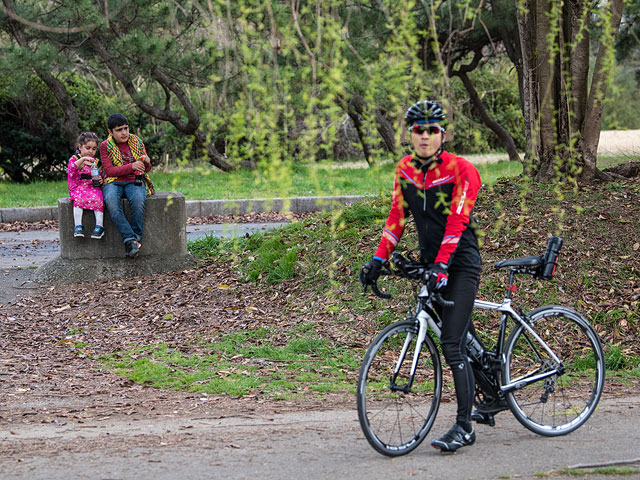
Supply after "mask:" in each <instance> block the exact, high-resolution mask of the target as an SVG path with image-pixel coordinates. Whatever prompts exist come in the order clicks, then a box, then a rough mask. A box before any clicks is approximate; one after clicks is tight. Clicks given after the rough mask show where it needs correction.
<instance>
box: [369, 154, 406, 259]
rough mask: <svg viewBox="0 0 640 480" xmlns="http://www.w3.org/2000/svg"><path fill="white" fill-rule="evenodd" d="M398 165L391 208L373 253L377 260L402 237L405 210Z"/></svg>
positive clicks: (384, 256) (391, 250)
mask: <svg viewBox="0 0 640 480" xmlns="http://www.w3.org/2000/svg"><path fill="white" fill-rule="evenodd" d="M399 174H400V165H398V167H397V168H396V175H395V179H394V181H393V197H392V199H391V210H390V211H389V217H388V218H387V222H386V223H385V226H384V230H383V231H382V239H381V240H380V243H379V244H378V249H377V250H376V253H375V255H374V258H378V259H379V260H387V259H388V258H389V257H390V256H391V253H392V252H393V251H394V250H395V248H396V245H398V242H399V241H400V238H401V237H402V232H403V231H404V224H405V222H406V218H407V211H406V206H405V201H404V196H403V195H402V187H401V185H400V179H399Z"/></svg>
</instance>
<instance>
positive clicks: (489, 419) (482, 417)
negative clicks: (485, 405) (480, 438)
mask: <svg viewBox="0 0 640 480" xmlns="http://www.w3.org/2000/svg"><path fill="white" fill-rule="evenodd" d="M471 420H473V421H474V422H476V423H478V424H480V425H489V426H490V427H495V426H496V421H495V419H494V417H493V415H492V414H490V413H485V412H477V411H476V412H473V413H472V414H471Z"/></svg>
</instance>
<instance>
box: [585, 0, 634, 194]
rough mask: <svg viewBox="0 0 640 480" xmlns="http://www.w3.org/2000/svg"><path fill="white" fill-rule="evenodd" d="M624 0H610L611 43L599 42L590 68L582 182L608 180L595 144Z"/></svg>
mask: <svg viewBox="0 0 640 480" xmlns="http://www.w3.org/2000/svg"><path fill="white" fill-rule="evenodd" d="M623 6H624V0H611V2H610V14H611V16H610V18H609V29H610V31H611V32H612V36H613V38H612V39H610V41H611V44H610V45H607V44H606V43H605V44H602V45H600V49H599V50H598V56H597V57H596V65H595V67H594V70H593V78H592V80H591V91H590V92H589V101H588V103H587V105H586V113H585V118H584V123H583V125H582V128H581V131H582V140H581V142H580V143H581V150H582V153H583V165H582V171H581V173H580V176H579V181H580V182H581V183H591V182H593V181H594V180H601V179H607V177H608V176H607V174H605V173H602V172H601V171H600V170H599V169H598V168H597V165H596V161H597V153H598V143H599V141H600V130H601V128H602V110H603V108H604V99H605V96H606V93H607V77H608V76H609V74H610V70H611V65H609V64H608V62H609V61H610V56H611V55H612V51H611V50H609V49H611V48H613V46H614V43H615V38H616V37H617V34H618V31H619V29H620V21H621V19H622V8H623Z"/></svg>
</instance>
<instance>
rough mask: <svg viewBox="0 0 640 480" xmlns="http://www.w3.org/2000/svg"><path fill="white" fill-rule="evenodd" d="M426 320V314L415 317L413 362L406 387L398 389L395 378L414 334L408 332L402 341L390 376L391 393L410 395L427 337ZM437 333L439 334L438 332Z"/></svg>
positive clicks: (422, 312) (421, 313)
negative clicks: (416, 334) (415, 338)
mask: <svg viewBox="0 0 640 480" xmlns="http://www.w3.org/2000/svg"><path fill="white" fill-rule="evenodd" d="M427 318H429V317H428V315H427V314H426V312H424V310H423V311H421V312H420V313H419V314H418V316H417V317H416V319H417V321H418V324H419V327H418V338H417V340H416V346H415V348H414V352H413V361H412V362H411V371H410V374H409V381H408V382H407V385H406V386H404V387H399V386H398V385H396V378H397V377H398V373H400V369H401V368H402V364H403V363H404V361H405V358H406V357H407V352H408V351H409V347H410V346H411V341H412V340H413V337H414V334H413V333H411V332H409V334H408V335H407V338H406V339H405V341H404V345H403V346H402V352H400V357H399V358H398V362H397V364H396V368H395V369H394V371H393V375H392V376H391V385H390V388H391V390H393V391H400V392H403V393H411V386H412V385H413V379H414V378H415V374H416V370H417V368H418V361H419V360H420V352H421V351H422V343H423V342H424V339H425V338H426V336H427V329H428V324H427ZM438 333H439V332H438Z"/></svg>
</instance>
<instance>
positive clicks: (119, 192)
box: [102, 182, 147, 243]
mask: <svg viewBox="0 0 640 480" xmlns="http://www.w3.org/2000/svg"><path fill="white" fill-rule="evenodd" d="M123 196H124V197H126V198H127V200H129V209H130V210H131V220H130V221H129V220H127V217H126V216H125V214H124V211H123V210H122V197H123ZM102 197H103V198H104V205H105V206H106V207H107V210H108V211H109V216H110V217H111V221H112V222H113V223H114V225H115V226H116V228H117V229H118V231H119V232H120V235H121V236H122V241H123V242H124V243H127V242H128V241H130V240H137V241H138V242H139V241H141V240H142V230H143V229H144V209H145V206H146V203H147V191H146V189H145V187H144V185H141V186H136V185H134V183H133V182H121V183H118V182H111V183H107V184H106V185H105V186H104V187H102Z"/></svg>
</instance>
